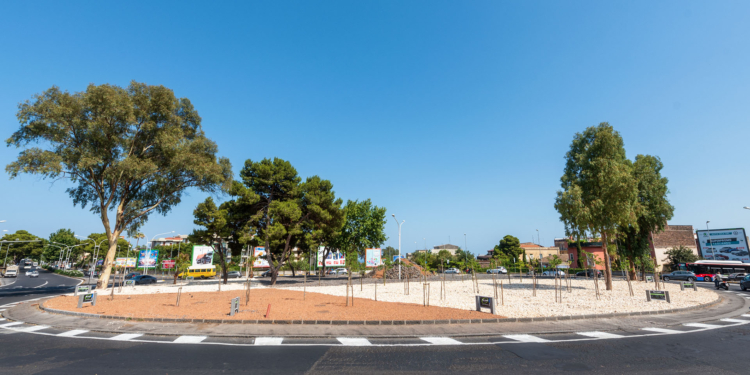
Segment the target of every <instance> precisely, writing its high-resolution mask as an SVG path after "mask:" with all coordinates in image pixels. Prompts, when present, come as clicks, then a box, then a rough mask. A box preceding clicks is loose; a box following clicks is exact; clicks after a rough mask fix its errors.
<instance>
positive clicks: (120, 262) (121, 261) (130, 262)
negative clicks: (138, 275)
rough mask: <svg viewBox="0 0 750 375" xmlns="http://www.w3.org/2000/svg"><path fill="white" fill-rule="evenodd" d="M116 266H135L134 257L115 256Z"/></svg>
mask: <svg viewBox="0 0 750 375" xmlns="http://www.w3.org/2000/svg"><path fill="white" fill-rule="evenodd" d="M115 266H116V267H135V258H116V259H115Z"/></svg>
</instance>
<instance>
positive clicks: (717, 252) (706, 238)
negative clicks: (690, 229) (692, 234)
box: [696, 228, 750, 262]
mask: <svg viewBox="0 0 750 375" xmlns="http://www.w3.org/2000/svg"><path fill="white" fill-rule="evenodd" d="M696 235H697V236H698V243H699V244H700V250H699V251H700V255H701V256H702V257H703V259H710V260H739V261H742V262H750V252H748V249H747V237H746V235H745V228H730V229H711V230H698V231H696Z"/></svg>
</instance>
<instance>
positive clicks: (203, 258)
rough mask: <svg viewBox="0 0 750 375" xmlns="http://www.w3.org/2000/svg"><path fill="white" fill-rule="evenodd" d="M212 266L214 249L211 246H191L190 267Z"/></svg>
mask: <svg viewBox="0 0 750 375" xmlns="http://www.w3.org/2000/svg"><path fill="white" fill-rule="evenodd" d="M212 264H214V249H213V248H212V247H211V246H199V245H195V246H193V263H192V267H206V266H210V265H212Z"/></svg>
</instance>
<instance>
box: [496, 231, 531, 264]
mask: <svg viewBox="0 0 750 375" xmlns="http://www.w3.org/2000/svg"><path fill="white" fill-rule="evenodd" d="M523 254H524V250H523V248H522V247H521V241H520V240H519V239H518V238H516V237H514V236H511V235H510V234H509V235H507V236H505V237H503V239H502V240H500V243H499V244H497V245H496V246H495V252H494V255H495V256H497V257H503V258H508V259H515V260H516V261H519V260H521V259H523V258H524V257H523Z"/></svg>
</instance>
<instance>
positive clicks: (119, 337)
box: [109, 333, 143, 341]
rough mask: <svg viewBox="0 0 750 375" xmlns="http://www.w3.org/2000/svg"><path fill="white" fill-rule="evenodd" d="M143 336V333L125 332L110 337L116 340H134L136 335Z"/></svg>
mask: <svg viewBox="0 0 750 375" xmlns="http://www.w3.org/2000/svg"><path fill="white" fill-rule="evenodd" d="M140 336H143V334H142V333H123V334H121V335H117V336H115V337H110V338H109V339H110V340H116V341H128V340H132V339H134V338H136V337H140Z"/></svg>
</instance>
